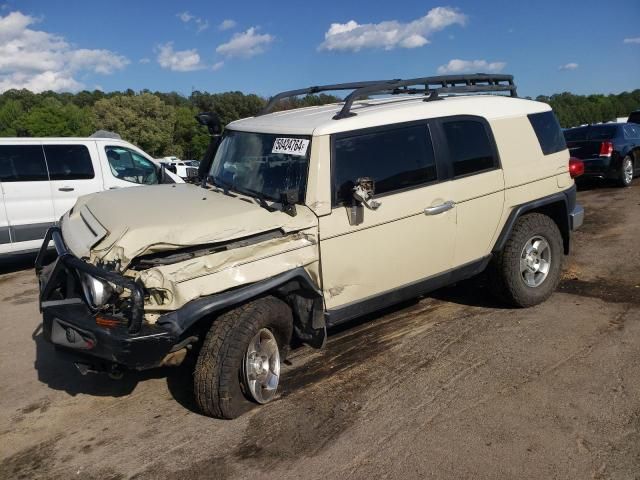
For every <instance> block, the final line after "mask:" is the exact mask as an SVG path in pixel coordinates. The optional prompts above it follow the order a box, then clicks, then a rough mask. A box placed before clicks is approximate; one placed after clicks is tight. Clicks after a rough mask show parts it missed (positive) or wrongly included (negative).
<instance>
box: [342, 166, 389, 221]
mask: <svg viewBox="0 0 640 480" xmlns="http://www.w3.org/2000/svg"><path fill="white" fill-rule="evenodd" d="M374 193H375V181H374V180H373V179H372V178H370V177H362V178H358V179H357V180H356V182H355V185H354V186H353V194H352V195H353V204H352V205H351V206H350V207H348V209H347V212H348V215H349V225H360V224H361V223H362V222H363V221H364V207H367V208H368V209H369V210H377V209H378V207H380V205H381V204H380V202H379V201H377V200H374V199H373V195H374Z"/></svg>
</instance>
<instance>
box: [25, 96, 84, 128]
mask: <svg viewBox="0 0 640 480" xmlns="http://www.w3.org/2000/svg"><path fill="white" fill-rule="evenodd" d="M16 129H17V130H19V133H20V134H21V135H28V136H31V137H85V136H88V135H90V134H91V133H92V132H93V131H94V127H93V115H92V114H91V111H90V109H88V108H87V109H82V108H79V107H77V106H75V105H73V104H71V103H70V104H67V105H63V104H62V103H61V102H60V101H58V100H57V99H55V98H45V99H44V100H43V101H42V103H41V104H40V105H38V106H35V107H33V108H31V109H30V110H29V111H27V112H26V113H25V114H24V115H22V116H21V117H20V119H19V120H18V121H17V122H16Z"/></svg>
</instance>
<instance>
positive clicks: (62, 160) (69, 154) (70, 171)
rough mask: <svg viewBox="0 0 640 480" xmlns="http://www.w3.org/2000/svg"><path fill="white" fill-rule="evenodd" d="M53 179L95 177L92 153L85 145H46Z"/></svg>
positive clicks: (45, 148)
mask: <svg viewBox="0 0 640 480" xmlns="http://www.w3.org/2000/svg"><path fill="white" fill-rule="evenodd" d="M44 155H45V157H46V159H47V166H48V167H49V177H50V178H51V180H89V179H91V178H94V177H95V173H94V171H93V164H92V163H91V154H90V153H89V150H88V149H87V147H85V146H84V145H45V146H44Z"/></svg>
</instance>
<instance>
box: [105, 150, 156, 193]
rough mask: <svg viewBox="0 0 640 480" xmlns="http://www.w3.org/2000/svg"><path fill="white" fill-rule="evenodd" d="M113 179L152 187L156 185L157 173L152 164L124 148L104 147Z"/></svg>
mask: <svg viewBox="0 0 640 480" xmlns="http://www.w3.org/2000/svg"><path fill="white" fill-rule="evenodd" d="M104 149H105V152H106V154H107V159H108V160H109V167H110V168H111V173H112V174H113V176H114V177H116V178H119V179H120V180H124V181H126V182H132V183H140V184H143V185H152V184H156V183H158V171H157V168H156V166H155V164H154V163H153V162H151V161H150V160H147V159H146V158H144V157H143V156H142V155H140V154H139V153H137V152H134V151H133V150H130V149H128V148H124V147H104Z"/></svg>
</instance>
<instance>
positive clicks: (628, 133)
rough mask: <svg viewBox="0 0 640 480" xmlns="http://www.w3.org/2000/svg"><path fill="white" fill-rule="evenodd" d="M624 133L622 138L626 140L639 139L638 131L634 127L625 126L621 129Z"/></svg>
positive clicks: (639, 132) (630, 125)
mask: <svg viewBox="0 0 640 480" xmlns="http://www.w3.org/2000/svg"><path fill="white" fill-rule="evenodd" d="M622 130H623V131H624V138H625V139H626V140H637V139H639V138H640V129H638V128H637V127H636V126H635V125H632V124H627V125H624V126H623V127H622Z"/></svg>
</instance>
